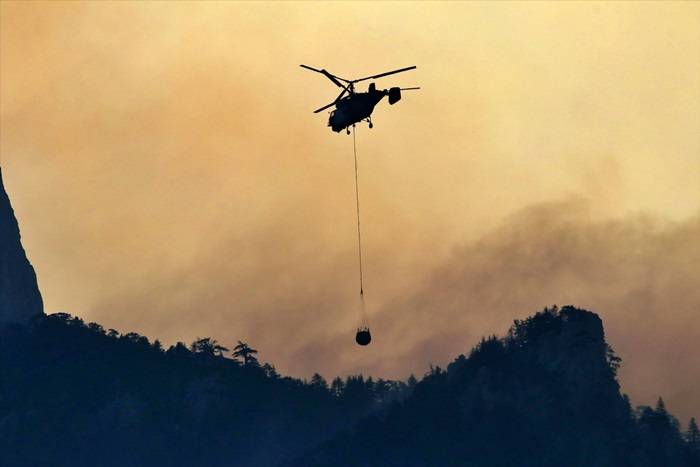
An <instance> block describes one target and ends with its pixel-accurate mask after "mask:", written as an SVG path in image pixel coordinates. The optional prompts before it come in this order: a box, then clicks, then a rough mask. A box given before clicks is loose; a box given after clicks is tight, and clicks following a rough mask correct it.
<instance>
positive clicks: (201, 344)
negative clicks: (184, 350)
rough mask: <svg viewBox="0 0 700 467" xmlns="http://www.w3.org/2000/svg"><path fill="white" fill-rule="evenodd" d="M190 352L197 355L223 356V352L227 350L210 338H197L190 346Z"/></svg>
mask: <svg viewBox="0 0 700 467" xmlns="http://www.w3.org/2000/svg"><path fill="white" fill-rule="evenodd" d="M190 348H191V349H192V352H194V353H198V354H204V355H209V356H212V357H213V356H215V355H216V356H219V357H221V356H223V354H224V352H228V349H227V348H226V347H224V346H222V345H219V343H218V342H217V341H216V339H212V338H211V337H203V338H197V340H196V341H194V342H192V345H191V346H190Z"/></svg>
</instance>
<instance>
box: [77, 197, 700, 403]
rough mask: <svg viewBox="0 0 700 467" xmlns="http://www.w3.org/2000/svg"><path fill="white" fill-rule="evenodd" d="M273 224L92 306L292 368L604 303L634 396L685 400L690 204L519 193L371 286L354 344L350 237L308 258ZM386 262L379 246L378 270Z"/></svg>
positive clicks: (693, 228) (437, 351)
mask: <svg viewBox="0 0 700 467" xmlns="http://www.w3.org/2000/svg"><path fill="white" fill-rule="evenodd" d="M281 231H284V229H283V228H280V227H275V228H271V229H270V230H261V231H260V232H259V234H258V235H257V236H256V240H255V242H254V243H250V242H248V243H246V248H245V249H244V250H241V249H240V243H238V241H237V240H235V239H230V240H229V242H228V243H227V242H224V243H222V244H219V245H212V247H211V249H209V250H208V251H206V252H205V253H203V254H202V255H201V257H200V258H199V259H198V260H196V261H195V262H194V263H193V264H191V265H190V266H189V267H187V268H183V269H182V270H180V271H175V272H173V271H171V272H169V273H168V274H165V275H163V276H161V277H159V278H158V280H157V282H156V284H155V285H151V286H149V287H148V288H147V289H143V290H141V291H140V292H139V291H135V290H130V291H129V293H127V294H119V295H115V296H113V297H112V298H111V299H109V300H106V301H103V302H101V303H99V304H97V305H95V307H94V309H93V310H91V312H90V316H91V317H93V318H95V319H97V320H98V321H100V322H111V321H118V322H119V323H120V325H121V326H122V327H124V326H126V328H125V330H130V329H131V327H133V328H135V329H139V330H140V331H142V332H145V333H146V334H147V335H151V336H159V337H165V340H166V341H173V340H174V339H175V338H177V339H192V338H194V337H195V335H197V336H199V335H213V337H215V338H217V339H218V340H219V341H222V342H224V343H225V342H228V341H235V340H236V339H239V338H241V339H243V340H248V341H250V343H251V344H252V345H253V346H255V347H257V348H259V349H260V351H261V355H262V356H263V359H265V360H269V361H271V362H273V363H274V364H275V365H277V367H278V369H280V370H282V371H284V372H288V373H291V374H293V375H297V376H309V375H310V374H312V373H313V372H316V371H319V372H321V373H322V374H325V375H326V376H329V377H330V376H333V375H337V374H348V373H355V372H364V373H370V374H373V375H375V376H382V377H406V376H407V375H408V374H409V373H411V372H413V373H416V374H422V373H423V372H424V371H425V370H426V369H427V368H428V366H429V365H430V364H439V365H444V364H446V363H447V362H449V361H450V360H451V359H452V358H454V357H455V356H456V355H457V354H459V353H463V352H466V351H468V349H469V348H470V347H471V346H472V345H474V344H475V343H476V342H478V340H479V339H480V338H481V337H482V336H484V335H489V334H500V335H502V334H503V333H504V332H505V331H506V330H507V328H508V327H509V325H510V324H511V323H512V320H513V319H514V318H519V317H524V316H527V315H529V314H531V313H534V312H535V311H538V310H539V309H541V308H543V307H544V306H547V305H551V304H559V305H566V304H573V305H576V306H579V307H584V308H587V309H590V310H593V311H595V312H597V313H598V314H600V315H601V317H602V318H603V320H604V323H605V326H606V332H607V339H608V341H609V343H611V344H612V346H613V347H614V348H615V350H616V351H617V352H618V354H619V355H620V356H621V357H622V358H623V362H624V363H623V367H622V372H621V378H622V384H623V390H626V391H629V393H630V395H631V396H632V398H633V401H634V402H638V403H642V402H645V403H651V402H653V400H654V399H655V398H656V397H658V396H659V395H663V397H664V398H665V399H666V400H667V402H668V403H669V405H670V406H671V407H672V408H673V409H674V410H675V411H677V412H678V413H682V414H688V413H692V411H693V410H696V409H697V408H696V404H697V401H698V400H700V388H698V387H697V385H696V383H695V382H696V381H698V380H700V361H699V356H698V353H697V350H696V346H697V342H698V341H700V321H699V320H698V313H697V312H698V310H700V290H698V287H697V284H698V283H700V271H698V268H697V264H700V242H698V240H699V239H700V217H698V216H696V217H694V218H692V219H690V220H687V221H683V222H674V223H669V222H664V221H662V220H659V219H655V218H653V217H648V216H641V215H639V216H630V217H628V218H625V219H619V220H596V219H595V218H594V217H593V216H592V213H591V209H590V205H589V203H587V202H586V201H584V200H581V199H570V200H567V201H562V202H558V203H544V204H538V205H534V206H531V207H528V208H526V209H523V210H521V211H520V212H518V213H516V214H514V215H513V216H511V217H510V218H509V219H508V220H507V221H505V222H503V223H502V224H501V225H500V226H499V227H498V228H496V229H494V230H492V231H490V232H488V233H487V234H485V235H484V236H483V237H481V238H479V239H477V240H475V241H472V242H468V243H467V244H465V245H463V246H461V247H459V248H455V249H454V250H453V252H452V254H451V255H450V257H449V258H448V259H447V260H445V261H444V262H443V264H441V265H439V266H437V267H435V268H433V269H431V270H429V271H426V272H416V273H415V275H414V276H413V277H414V278H415V279H413V280H411V281H409V282H407V283H404V284H401V285H396V284H395V292H393V293H392V295H391V296H389V297H385V298H384V299H383V300H381V301H380V302H379V303H376V300H375V306H373V307H371V310H370V315H371V316H370V323H371V325H372V326H371V329H372V333H373V342H372V344H371V345H370V346H369V347H367V348H359V347H357V346H356V345H355V344H354V341H353V336H354V326H355V324H356V322H355V320H356V318H357V314H358V311H359V307H360V306H361V303H360V301H359V298H357V290H356V288H355V277H354V275H353V274H352V273H353V272H355V271H354V268H353V267H352V266H354V264H353V261H352V260H353V259H356V258H355V257H354V255H353V253H354V251H352V250H348V251H347V252H346V253H345V254H341V255H338V256H337V257H329V258H320V257H318V256H317V255H315V254H314V249H315V247H314V246H313V245H307V246H306V247H304V246H297V247H296V248H295V247H294V245H295V244H297V242H289V243H287V242H286V240H284V239H283V237H280V232H281ZM301 244H302V245H303V242H301ZM282 250H283V251H284V252H285V253H284V254H281V251H282ZM224 251H228V252H231V251H237V254H222V252H224ZM241 265H245V266H244V268H243V270H241V269H240V268H241ZM348 265H351V266H350V268H349V269H350V270H349V271H348ZM394 266H395V263H394V262H392V261H386V262H385V264H383V265H382V267H381V268H380V269H381V270H382V274H386V275H388V276H391V274H392V272H391V271H392V268H393V267H394ZM402 277H405V276H402ZM348 282H350V284H348ZM369 290H372V289H371V287H370V288H369ZM369 297H371V294H370V295H369ZM370 303H372V302H371V301H370ZM116 317H118V318H116Z"/></svg>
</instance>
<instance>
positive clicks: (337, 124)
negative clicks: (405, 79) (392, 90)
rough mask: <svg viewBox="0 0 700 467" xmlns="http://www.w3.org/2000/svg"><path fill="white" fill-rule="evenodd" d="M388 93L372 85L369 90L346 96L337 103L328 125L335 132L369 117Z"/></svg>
mask: <svg viewBox="0 0 700 467" xmlns="http://www.w3.org/2000/svg"><path fill="white" fill-rule="evenodd" d="M387 94H388V92H387V91H385V90H376V89H374V86H370V89H369V90H368V91H367V92H357V93H353V94H350V95H349V96H347V97H344V98H343V99H341V100H340V101H338V103H337V104H336V105H335V110H334V111H333V112H331V115H330V117H329V118H328V126H329V127H331V129H332V130H333V131H335V132H340V131H343V130H344V129H345V128H347V127H349V126H351V125H353V124H355V123H358V122H361V121H362V120H365V119H368V118H369V117H370V115H372V112H373V111H374V107H375V106H376V105H377V104H378V103H379V101H381V100H382V98H383V97H384V96H386V95H387Z"/></svg>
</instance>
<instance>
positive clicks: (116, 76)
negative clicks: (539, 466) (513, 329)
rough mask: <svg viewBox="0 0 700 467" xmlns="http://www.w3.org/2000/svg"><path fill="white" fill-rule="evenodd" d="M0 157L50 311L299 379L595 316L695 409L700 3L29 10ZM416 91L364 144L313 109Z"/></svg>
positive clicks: (631, 364)
mask: <svg viewBox="0 0 700 467" xmlns="http://www.w3.org/2000/svg"><path fill="white" fill-rule="evenodd" d="M0 5H1V6H0V14H1V18H2V19H1V28H0V136H1V139H0V156H1V162H2V166H3V173H4V177H5V183H6V186H7V188H8V190H9V192H10V193H9V194H10V196H11V198H12V200H13V203H14V206H15V210H16V212H17V215H18V218H19V221H20V224H21V227H22V235H23V241H24V245H25V248H26V249H27V251H28V255H29V257H30V259H31V261H32V262H33V264H34V266H35V268H36V269H37V273H38V277H39V282H40V287H41V289H42V292H43V295H44V301H45V304H46V311H47V312H56V311H67V312H70V313H72V314H76V315H80V316H82V317H84V318H85V319H86V320H96V321H99V322H100V323H102V324H104V325H105V326H106V327H115V328H117V329H119V330H121V331H124V332H127V331H137V332H140V333H142V334H145V335H148V336H149V337H151V338H155V337H159V338H161V339H162V340H164V341H165V342H168V343H172V342H173V341H175V340H185V341H188V342H189V341H191V340H193V339H194V338H195V337H197V336H205V335H206V336H213V337H215V338H216V339H218V340H219V341H221V342H222V343H224V344H227V343H229V344H230V343H233V342H235V341H236V340H238V339H242V340H247V341H250V343H251V344H252V345H253V346H255V347H257V348H258V349H259V350H260V354H261V357H262V359H263V360H268V361H271V362H273V363H274V364H275V365H276V366H277V367H278V369H279V370H280V371H282V372H285V373H291V374H293V375H297V376H308V375H310V374H311V373H313V372H314V371H320V372H322V373H323V374H325V375H326V376H332V375H335V374H347V373H350V372H358V371H363V372H365V373H372V374H374V375H376V376H384V377H405V376H406V375H407V374H408V373H410V372H416V373H418V374H420V373H422V372H423V371H425V369H426V368H427V367H428V365H429V364H430V363H434V364H445V363H446V362H447V361H449V359H451V358H452V357H454V356H455V355H456V354H457V353H459V352H464V351H467V350H468V349H469V347H470V346H471V345H473V344H474V343H475V342H477V340H478V339H479V337H481V336H482V335H484V334H489V333H499V334H502V333H504V332H505V331H506V329H507V328H508V326H509V324H510V323H511V322H512V320H513V319H514V318H521V317H524V316H526V315H528V314H531V313H533V312H535V311H537V310H538V309H541V308H542V307H543V306H545V305H549V304H552V303H559V304H560V305H563V304H568V303H572V304H575V305H579V306H584V307H588V308H590V309H593V310H594V311H596V312H598V313H599V314H601V316H602V317H603V319H604V320H605V323H606V329H607V331H608V338H609V340H610V342H611V343H612V345H613V347H615V349H616V350H617V351H618V352H619V353H620V354H621V356H622V357H623V359H624V366H623V372H622V379H623V390H625V391H628V392H629V393H630V395H631V396H632V398H633V401H634V402H638V403H652V402H653V401H654V399H655V398H656V397H657V395H659V394H661V395H663V396H664V397H665V398H666V400H667V402H668V405H669V406H670V408H671V410H673V411H675V412H677V413H679V414H682V415H683V416H686V415H688V414H690V413H694V414H695V415H700V414H699V413H697V407H698V401H699V400H700V386H699V385H698V383H697V381H700V348H699V347H698V344H697V342H700V321H698V317H697V316H698V310H700V292H698V291H697V289H698V287H697V284H698V283H700V273H699V272H698V271H697V269H698V268H697V267H695V265H697V264H700V251H699V250H700V247H699V246H698V245H699V244H700V242H698V240H699V239H700V227H699V220H698V219H699V216H700V131H699V130H698V129H700V60H698V57H700V4H698V3H691V2H680V3H671V2H661V3H653V2H642V3H633V2H621V3H603V2H590V3H573V2H567V3H530V4H528V3H522V2H517V3H508V2H498V3H476V2H470V3H436V2H431V3H394V2H391V3H349V2H343V3H323V4H321V3H291V2H285V3H274V4H273V3H269V4H266V3H259V2H256V3H238V2H235V3H234V2H230V3H229V2H217V3H206V2H196V3H195V2H193V3H187V2H177V3H165V2H153V3H147V2H138V3H137V2H92V3H80V2H66V3H62V2H56V1H54V2H48V3H42V2H18V3H16V2H7V1H3V2H2V3H1V4H0ZM300 63H306V64H309V65H311V66H316V67H325V68H327V69H329V70H330V71H331V72H333V73H336V74H338V75H340V76H343V77H358V76H364V75H367V74H372V73H377V72H381V71H385V70H387V69H393V68H398V67H404V66H408V65H414V64H415V65H417V66H418V69H417V70H415V71H411V72H407V73H404V74H401V75H396V76H394V77H389V78H385V79H382V80H380V81H379V82H378V85H380V86H387V87H388V86H393V85H400V86H416V85H417V86H421V87H422V89H421V90H420V91H418V92H415V93H412V94H408V93H406V95H405V96H404V99H403V100H402V101H401V102H400V103H398V104H397V105H396V106H389V105H387V104H386V103H385V102H384V103H382V104H380V106H379V107H378V108H377V110H376V111H375V114H374V121H375V127H374V129H372V130H368V129H367V127H366V126H364V125H363V126H361V127H360V128H358V154H359V157H360V190H361V197H362V199H361V202H362V209H363V211H362V216H363V218H362V221H363V226H364V230H363V238H364V246H365V252H364V253H365V261H366V262H365V270H366V291H367V304H368V311H369V314H370V320H371V322H372V324H373V333H374V336H375V341H374V342H373V344H372V345H371V346H370V347H368V348H366V349H360V348H358V347H357V346H355V345H354V343H353V336H352V334H353V326H354V325H355V321H356V319H357V311H358V310H357V309H358V306H359V304H358V301H357V297H356V295H357V288H358V287H357V285H358V284H357V264H356V249H355V248H356V244H355V241H356V239H355V233H356V232H355V230H354V229H355V225H354V222H355V218H354V215H355V213H354V178H353V165H352V142H351V139H350V137H347V136H345V135H344V134H340V135H338V134H335V133H332V132H330V130H329V129H327V128H326V126H325V123H326V122H325V119H326V118H327V117H326V115H325V114H320V115H315V114H313V113H311V111H312V110H313V109H315V108H317V107H319V106H321V105H323V104H325V103H327V102H329V101H330V100H331V99H333V98H334V97H335V96H336V95H337V92H336V91H337V88H335V87H334V86H333V85H332V83H330V82H329V81H327V80H325V78H323V77H322V76H320V75H316V74H314V73H311V72H308V71H305V70H303V69H301V68H299V66H298V65H299V64H300Z"/></svg>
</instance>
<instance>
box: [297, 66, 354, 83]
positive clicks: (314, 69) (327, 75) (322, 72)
mask: <svg viewBox="0 0 700 467" xmlns="http://www.w3.org/2000/svg"><path fill="white" fill-rule="evenodd" d="M299 66H300V67H302V68H306V69H307V70H311V71H315V72H316V73H321V74H322V75H324V76H325V77H326V78H328V79H329V80H331V81H333V84H335V85H336V86H338V87H340V88H344V87H345V86H344V85H343V83H341V82H340V81H338V80H342V81H345V82H349V81H348V80H345V79H343V78H340V77H338V76H335V75H332V74H330V73H328V72H327V71H326V70H317V69H316V68H313V67H310V66H308V65H299Z"/></svg>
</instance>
